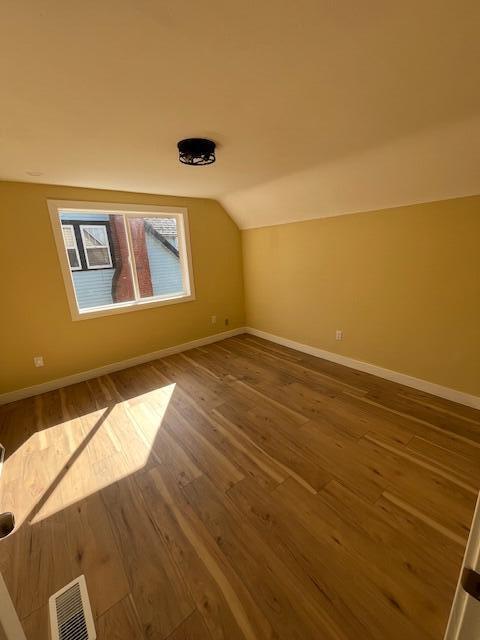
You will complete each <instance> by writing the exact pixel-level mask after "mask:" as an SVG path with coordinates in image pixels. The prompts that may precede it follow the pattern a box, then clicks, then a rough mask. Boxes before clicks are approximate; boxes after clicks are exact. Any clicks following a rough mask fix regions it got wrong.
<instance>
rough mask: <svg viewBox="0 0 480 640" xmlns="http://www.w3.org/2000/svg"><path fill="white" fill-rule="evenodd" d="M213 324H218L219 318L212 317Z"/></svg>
mask: <svg viewBox="0 0 480 640" xmlns="http://www.w3.org/2000/svg"><path fill="white" fill-rule="evenodd" d="M212 324H217V316H212Z"/></svg>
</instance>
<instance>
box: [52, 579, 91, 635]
mask: <svg viewBox="0 0 480 640" xmlns="http://www.w3.org/2000/svg"><path fill="white" fill-rule="evenodd" d="M48 606H49V609H50V626H51V631H52V640H95V639H96V637H97V634H96V633H95V626H94V624H93V616H92V609H91V608H90V601H89V599H88V592H87V583H86V582H85V576H80V577H78V578H75V580H73V581H72V582H70V584H67V586H66V587H63V589H60V591H57V593H54V594H53V596H50V599H49V601H48Z"/></svg>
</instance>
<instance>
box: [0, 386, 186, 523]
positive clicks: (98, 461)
mask: <svg viewBox="0 0 480 640" xmlns="http://www.w3.org/2000/svg"><path fill="white" fill-rule="evenodd" d="M174 390H175V384H170V385H166V386H165V387H162V388H159V389H154V390H153V391H150V392H148V393H145V394H142V395H139V396H136V397H134V398H131V399H129V400H126V401H123V402H118V403H116V404H114V405H112V406H111V407H107V408H102V409H99V410H97V411H92V412H91V413H88V414H85V415H83V416H80V417H78V418H75V419H73V420H68V421H65V422H62V423H59V424H56V425H53V426H52V427H49V428H47V429H43V430H42V431H39V432H37V433H35V434H33V435H32V436H31V437H30V438H29V440H28V441H26V442H25V443H24V444H23V445H22V446H21V447H20V448H19V449H18V450H17V451H15V452H13V453H12V454H11V456H10V457H9V458H8V459H7V460H6V462H5V467H4V473H3V477H2V479H1V484H0V499H1V502H2V508H3V509H4V510H9V511H13V512H14V514H15V518H16V523H17V528H18V527H19V526H20V525H21V524H22V523H23V522H25V521H27V522H29V523H30V524H35V523H37V522H39V521H41V520H43V519H45V518H47V517H49V516H51V515H52V514H54V513H57V512H58V511H61V510H62V509H64V508H66V507H68V506H70V505H72V504H74V503H75V502H78V501H79V500H82V499H83V498H85V497H87V496H89V495H91V494H93V493H96V492H97V491H100V490H101V489H102V488H104V487H106V486H108V485H109V484H112V483H113V482H116V481H118V480H121V479H122V478H125V477H126V476H129V475H131V474H133V473H135V472H138V471H139V470H140V469H142V468H143V467H145V465H146V464H147V463H148V461H149V459H150V457H151V456H152V455H154V453H152V448H153V447H154V444H155V439H156V436H157V433H158V430H159V429H160V427H161V425H162V421H163V418H164V416H165V413H166V411H167V409H168V405H169V403H170V400H171V398H172V395H173V393H174Z"/></svg>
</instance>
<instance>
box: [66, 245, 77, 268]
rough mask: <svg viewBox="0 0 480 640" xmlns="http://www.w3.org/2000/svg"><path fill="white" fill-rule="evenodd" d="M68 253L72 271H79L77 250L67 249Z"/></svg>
mask: <svg viewBox="0 0 480 640" xmlns="http://www.w3.org/2000/svg"><path fill="white" fill-rule="evenodd" d="M67 253H68V261H69V262H70V267H71V268H72V269H78V267H79V266H80V263H79V262H78V256H77V252H76V250H75V249H67Z"/></svg>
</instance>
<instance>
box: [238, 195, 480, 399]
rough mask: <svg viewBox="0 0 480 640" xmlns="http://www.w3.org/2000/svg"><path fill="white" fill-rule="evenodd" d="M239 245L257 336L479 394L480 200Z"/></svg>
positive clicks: (267, 235)
mask: <svg viewBox="0 0 480 640" xmlns="http://www.w3.org/2000/svg"><path fill="white" fill-rule="evenodd" d="M242 242H243V260H244V281H245V291H246V302H245V304H246V314H247V325H248V326H250V327H254V328H256V329H260V330H263V331H267V332H269V333H273V334H276V335H278V336H282V337H284V338H289V339H291V340H296V341H298V342H301V343H304V344H308V345H311V346H314V347H319V348H322V349H326V350H328V351H333V352H336V353H340V354H343V355H346V356H350V357H352V358H355V359H357V360H362V361H364V362H369V363H373V364H376V365H379V366H382V367H385V368H387V369H393V370H394V371H399V372H402V373H406V374H409V375H412V376H416V377H418V378H423V379H425V380H428V381H431V382H436V383H438V384H441V385H445V386H447V387H452V388H454V389H458V390H461V391H464V392H467V393H471V394H474V395H480V196H476V197H471V198H461V199H455V200H446V201H442V202H433V203H428V204H421V205H412V206H408V207H400V208H397V209H388V210H385V211H374V212H368V213H361V214H355V215H347V216H339V217H335V218H326V219H320V220H318V219H317V220H311V221H306V222H297V223H292V224H285V225H278V226H273V227H266V228H260V229H253V230H247V231H244V232H242ZM336 329H343V331H344V334H345V335H344V340H343V341H342V342H337V341H335V330H336Z"/></svg>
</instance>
